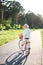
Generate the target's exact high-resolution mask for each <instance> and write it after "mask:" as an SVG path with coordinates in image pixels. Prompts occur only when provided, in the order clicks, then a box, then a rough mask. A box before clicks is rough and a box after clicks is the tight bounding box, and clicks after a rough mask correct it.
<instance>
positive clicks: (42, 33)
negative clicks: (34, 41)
mask: <svg viewBox="0 0 43 65" xmlns="http://www.w3.org/2000/svg"><path fill="white" fill-rule="evenodd" d="M41 36H42V47H43V29H42V30H41Z"/></svg>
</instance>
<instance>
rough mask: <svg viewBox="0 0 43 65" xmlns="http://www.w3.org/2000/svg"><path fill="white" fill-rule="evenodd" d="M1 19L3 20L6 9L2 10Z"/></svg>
mask: <svg viewBox="0 0 43 65" xmlns="http://www.w3.org/2000/svg"><path fill="white" fill-rule="evenodd" d="M1 19H2V20H3V19H4V10H3V9H2V10H1Z"/></svg>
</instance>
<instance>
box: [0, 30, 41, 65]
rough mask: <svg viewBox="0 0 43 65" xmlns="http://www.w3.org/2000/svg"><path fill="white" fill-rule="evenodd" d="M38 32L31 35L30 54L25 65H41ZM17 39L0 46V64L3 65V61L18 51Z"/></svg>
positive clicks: (39, 35)
mask: <svg viewBox="0 0 43 65" xmlns="http://www.w3.org/2000/svg"><path fill="white" fill-rule="evenodd" d="M41 43H42V42H41V34H40V30H36V31H34V32H32V33H31V53H30V55H29V56H28V59H27V61H26V63H25V65H42V47H41V46H42V45H41ZM18 50H19V48H18V39H17V40H15V41H12V42H10V43H7V44H5V45H3V46H0V51H1V52H0V64H1V63H5V60H6V58H7V57H8V56H10V55H11V54H12V53H13V52H16V51H18Z"/></svg>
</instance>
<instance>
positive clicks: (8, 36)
mask: <svg viewBox="0 0 43 65" xmlns="http://www.w3.org/2000/svg"><path fill="white" fill-rule="evenodd" d="M22 32H23V30H6V31H0V46H1V45H3V44H6V43H8V42H10V41H12V40H14V39H16V38H17V37H18V34H20V33H22Z"/></svg>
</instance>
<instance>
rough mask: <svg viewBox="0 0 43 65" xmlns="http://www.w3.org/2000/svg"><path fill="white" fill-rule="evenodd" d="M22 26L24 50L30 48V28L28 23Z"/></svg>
mask: <svg viewBox="0 0 43 65" xmlns="http://www.w3.org/2000/svg"><path fill="white" fill-rule="evenodd" d="M23 28H24V32H23V34H22V35H21V39H22V43H23V44H25V47H24V49H25V50H30V29H29V25H28V24H24V26H23ZM25 54H26V53H25Z"/></svg>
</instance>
